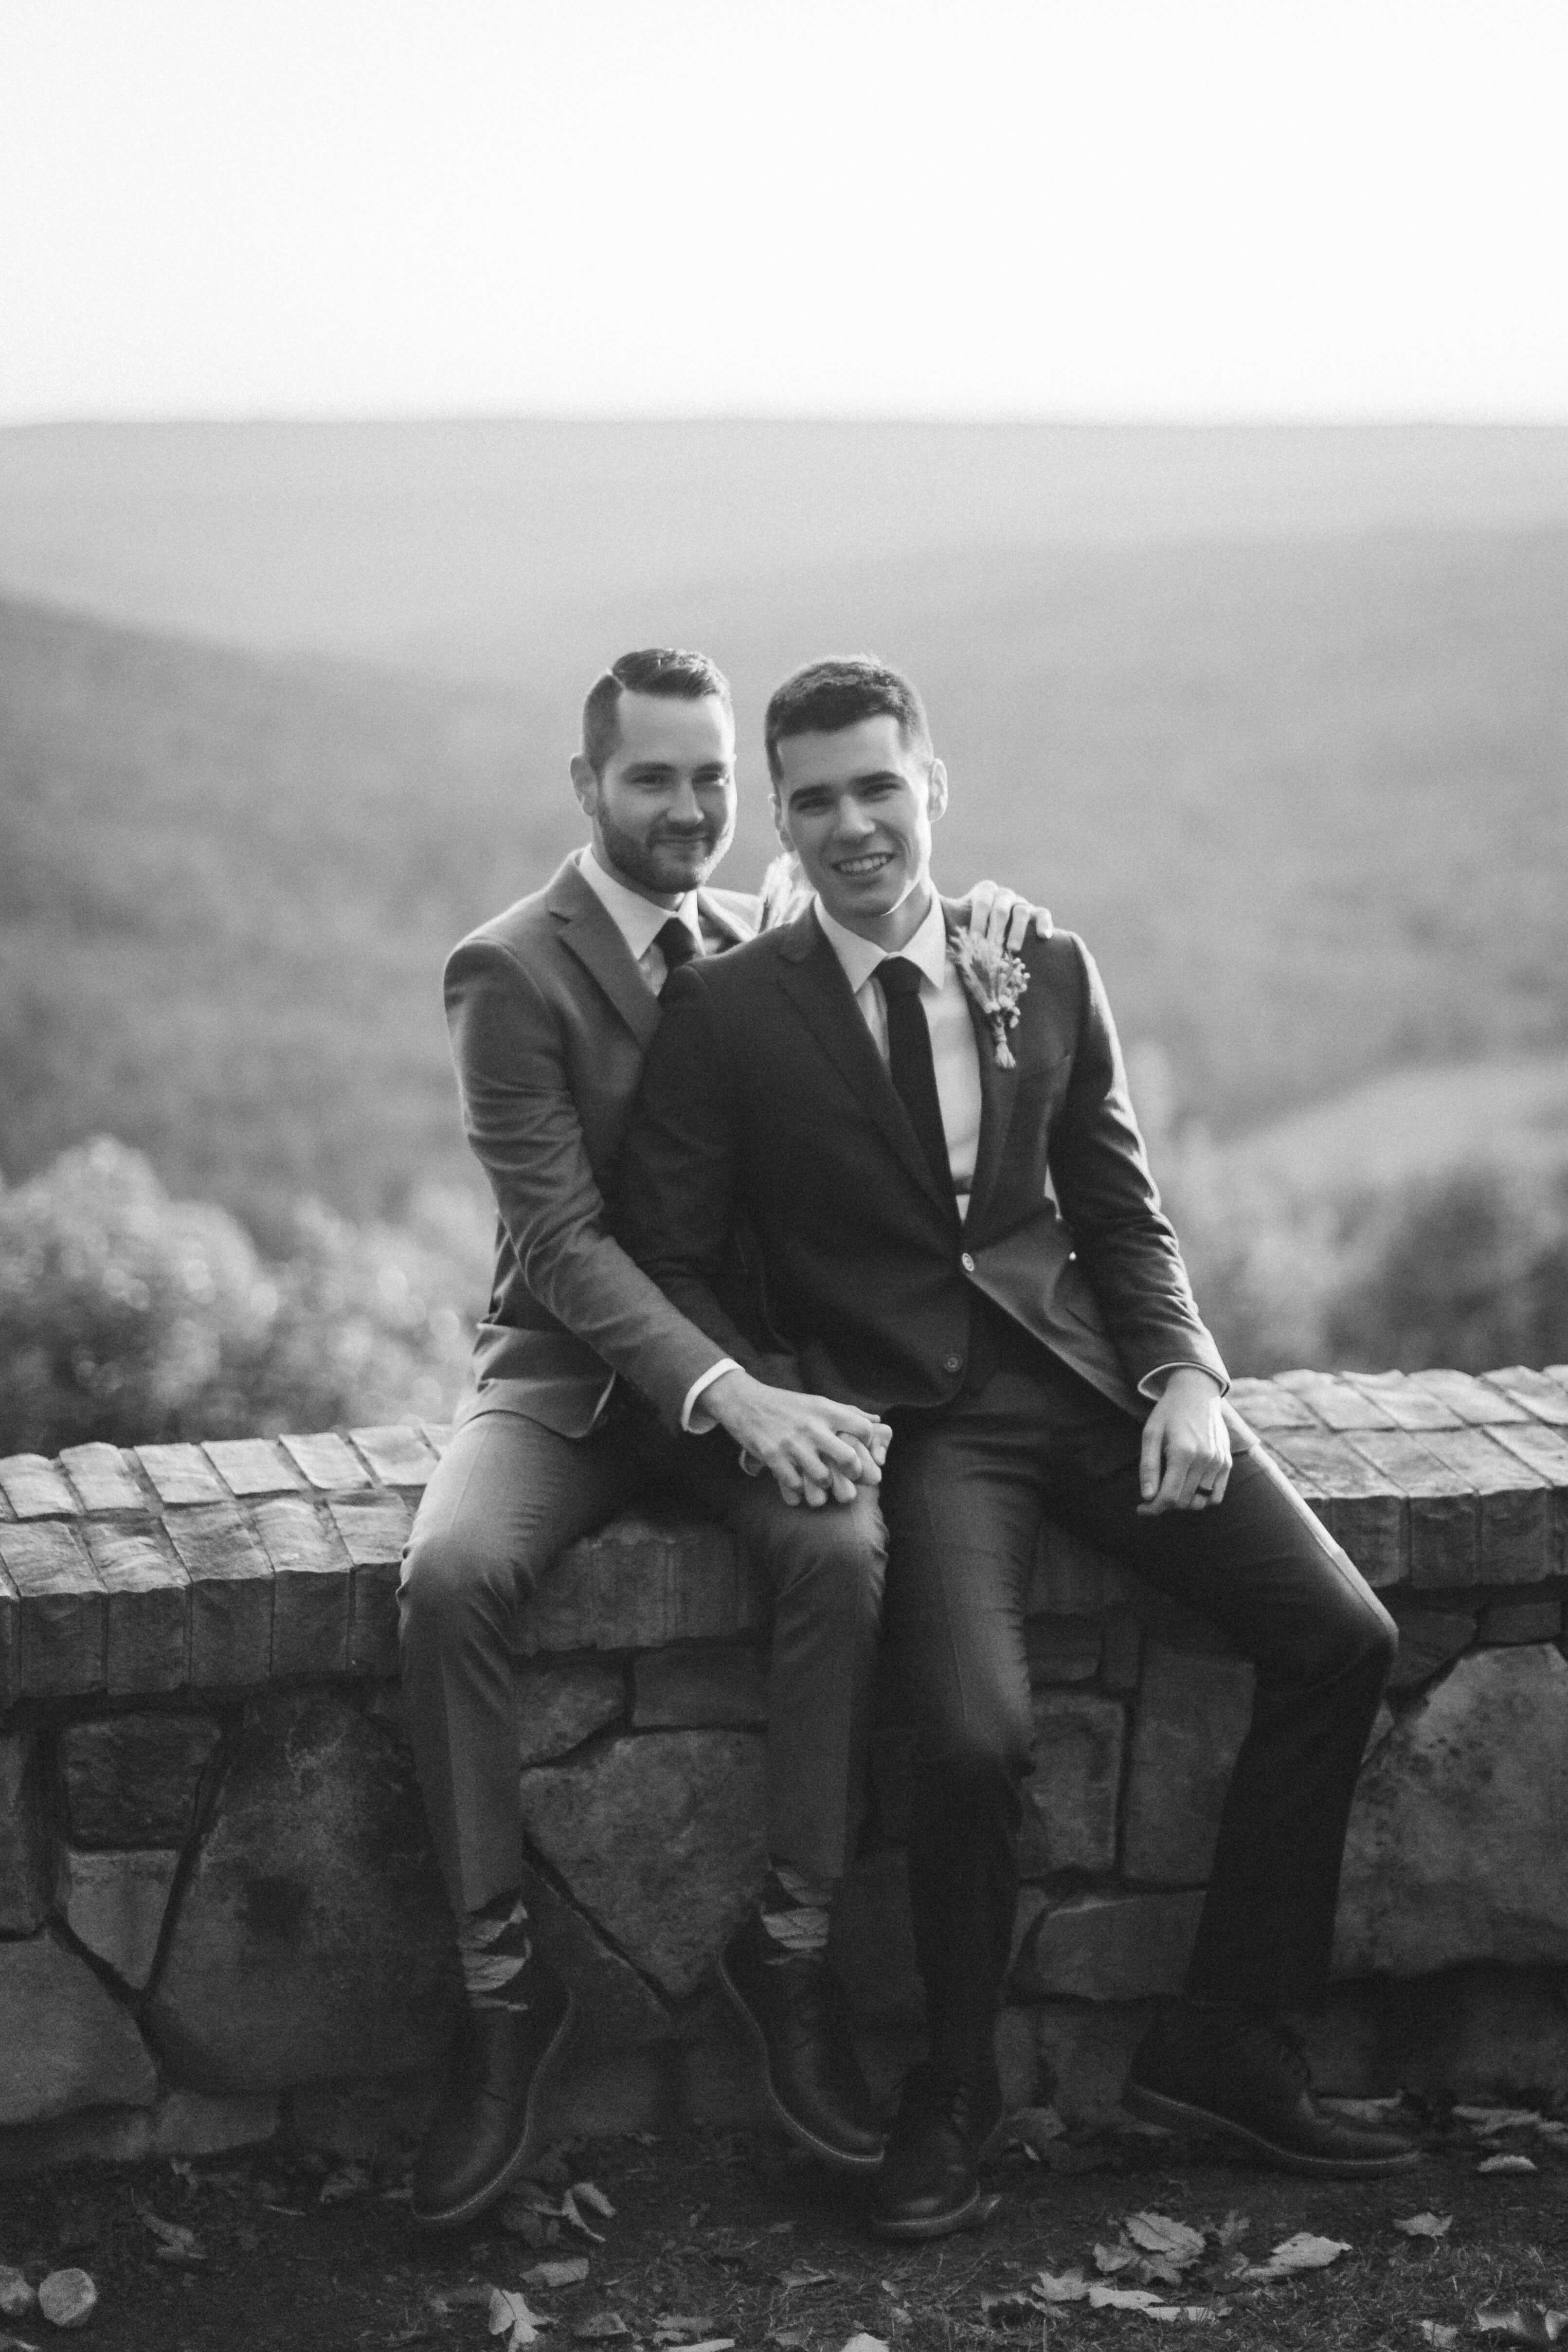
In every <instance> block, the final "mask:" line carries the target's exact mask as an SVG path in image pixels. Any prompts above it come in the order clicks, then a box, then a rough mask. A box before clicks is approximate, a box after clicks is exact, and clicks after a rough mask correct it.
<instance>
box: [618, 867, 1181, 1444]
mask: <svg viewBox="0 0 1568 2352" xmlns="http://www.w3.org/2000/svg"><path fill="white" fill-rule="evenodd" d="M945 911H946V916H947V920H948V927H949V930H952V929H955V928H956V926H957V923H958V920H959V919H960V910H958V909H956V908H950V907H949V908H946V909H945ZM1024 961H1025V962H1026V964H1027V965H1028V968H1029V973H1030V983H1029V988H1028V990H1027V992H1026V993H1025V994H1024V996H1023V999H1022V1003H1021V1006H1020V1017H1019V1024H1018V1026H1017V1027H1016V1028H1015V1029H1014V1030H1013V1031H1012V1032H1011V1033H1010V1037H1009V1043H1010V1045H1011V1048H1012V1051H1013V1054H1014V1055H1015V1056H1016V1061H1017V1066H1016V1068H1013V1069H1010V1070H1005V1069H998V1067H997V1066H996V1062H995V1059H994V1055H993V1052H992V1045H991V1038H990V1034H989V1031H988V1029H987V1027H986V1025H985V1024H984V1023H983V1021H982V1020H981V1018H980V1016H979V1014H978V1013H974V1020H975V1027H976V1034H977V1039H978V1043H979V1055H980V1072H981V1084H982V1092H983V1103H982V1113H981V1121H980V1137H979V1150H978V1160H977V1167H976V1171H975V1183H974V1191H973V1192H972V1194H971V1198H970V1205H969V1212H968V1216H967V1222H966V1224H965V1227H964V1230H963V1232H962V1234H959V1232H958V1230H957V1227H956V1223H955V1221H954V1217H953V1211H952V1202H951V1198H950V1196H949V1197H948V1198H947V1199H946V1200H945V1199H944V1198H943V1196H942V1194H941V1193H940V1192H939V1191H938V1189H937V1185H936V1180H935V1178H934V1177H933V1175H932V1173H931V1171H930V1170H929V1168H928V1166H927V1164H926V1161H925V1156H924V1154H923V1153H922V1151H921V1150H920V1147H919V1144H918V1142H917V1140H916V1139H915V1131H914V1129H913V1127H912V1126H911V1124H910V1121H909V1119H908V1117H907V1115H906V1114H905V1112H904V1106H903V1104H902V1103H901V1102H900V1100H899V1098H898V1096H897V1095H896V1093H895V1092H894V1087H893V1084H892V1081H891V1079H890V1077H889V1076H888V1074H887V1070H886V1067H885V1066H884V1064H883V1060H882V1057H881V1055H879V1054H878V1052H877V1049H876V1046H875V1044H874V1043H873V1039H872V1036H871V1034H870V1032H869V1031H868V1029H867V1028H866V1025H865V1023H864V1021H863V1019H862V1015H861V1013H860V1011H859V1008H858V1007H857V1005H856V1004H855V1002H854V998H853V996H852V993H851V991H850V986H849V982H848V981H847V980H846V978H845V977H844V971H843V967H842V966H841V963H840V962H839V960H838V958H837V956H836V955H835V954H834V952H833V950H832V948H831V944H830V943H829V941H828V940H827V938H826V936H825V935H824V933H823V931H822V929H821V925H820V924H819V923H818V922H817V919H816V917H815V915H814V914H811V913H808V914H806V915H805V916H803V917H801V918H800V919H799V920H797V921H795V922H793V923H789V924H787V925H785V926H783V927H781V928H780V929H778V930H776V931H767V932H764V933H763V934H762V936H761V937H760V938H759V939H757V940H753V941H752V943H751V944H750V945H749V946H748V947H744V948H739V949H737V950H736V951H735V952H734V953H733V954H730V955H726V956H722V957H719V958H717V959H716V960H715V961H711V962H705V963H696V964H690V965H688V966H687V967H686V968H685V970H684V971H681V972H679V973H677V974H676V976H675V978H674V980H673V981H672V982H670V984H669V986H668V987H667V988H666V989H665V991H664V998H663V1000H662V1004H663V1018H662V1020H661V1023H660V1026H659V1033H658V1035H657V1036H656V1037H655V1038H654V1040H653V1045H652V1047H651V1049H650V1052H649V1055H648V1059H647V1064H646V1066H645V1068H644V1071H643V1083H642V1087H641V1090H640V1092H639V1095H638V1099H637V1108H636V1113H635V1116H634V1118H633V1119H632V1126H631V1128H630V1129H629V1130H628V1132H627V1136H626V1139H625V1143H624V1145H623V1147H622V1155H621V1168H620V1176H619V1180H618V1183H617V1190H616V1206H615V1219H616V1227H617V1230H618V1231H619V1232H620V1233H621V1234H622V1237H623V1239H624V1240H625V1242H626V1244H627V1247H628V1248H629V1249H630V1250H631V1252H632V1255H633V1256H634V1257H636V1258H637V1260H638V1261H639V1263H640V1264H641V1265H643V1266H644V1267H645V1268H646V1269H647V1271H648V1272H649V1273H650V1274H651V1275H652V1276H653V1278H654V1280H655V1281H656V1282H657V1283H658V1284H659V1286H660V1287H661V1289H663V1290H664V1292H665V1293H666V1294H667V1296H668V1297H670V1299H671V1300H672V1301H673V1302H674V1304H675V1305H676V1306H677V1307H680V1308H681V1309H682V1310H683V1312H684V1313H685V1314H686V1315H688V1316H689V1317H690V1318H691V1319H692V1321H693V1322H694V1323H697V1324H700V1325H701V1326H702V1328H704V1330H706V1331H707V1332H709V1333H710V1334H711V1335H712V1336H713V1338H714V1339H716V1341H718V1342H719V1343H720V1344H722V1345H723V1346H724V1348H725V1349H726V1350H727V1352H728V1353H730V1354H733V1355H734V1356H736V1357H737V1359H738V1360H740V1361H741V1362H742V1363H744V1364H747V1367H748V1369H753V1370H759V1369H760V1367H759V1366H758V1364H757V1362H756V1360H755V1359H754V1357H753V1356H752V1355H751V1354H750V1353H749V1352H748V1349H747V1339H746V1335H745V1334H744V1333H743V1332H741V1331H740V1330H738V1329H737V1327H736V1325H735V1324H734V1322H733V1321H732V1320H731V1318H729V1317H727V1315H726V1313H725V1312H724V1308H723V1306H722V1303H721V1300H720V1297H719V1289H718V1283H717V1280H716V1276H717V1271H718V1268H719V1265H720V1263H721V1253H722V1249H723V1244H724V1239H725V1236H726V1234H727V1231H728V1229H729V1227H730V1224H731V1222H732V1220H734V1219H735V1218H736V1217H737V1215H739V1216H742V1217H744V1218H745V1219H746V1221H747V1223H749V1225H750V1226H751V1228H752V1230H753V1231H754V1233H755V1234H756V1237H757V1241H758V1244H759V1247H760V1252H761V1258H762V1264H763V1269H764V1273H765V1276H766V1281H767V1297H768V1312H769V1315H770V1318H771V1320H772V1322H773V1325H774V1327H775V1328H776V1329H777V1331H778V1332H779V1335H780V1336H781V1337H782V1338H783V1339H785V1340H786V1341H787V1342H788V1343H789V1345H790V1346H791V1347H792V1348H793V1349H795V1351H796V1354H797V1356H798V1359H799V1361H800V1370H801V1373H802V1376H803V1377H804V1380H805V1383H806V1385H807V1387H808V1388H810V1389H812V1390H816V1391H821V1392H822V1393H824V1394H827V1395H831V1396H836V1397H838V1398H840V1399H841V1400H842V1401H843V1402H850V1403H857V1404H863V1405H866V1406H872V1407H876V1408H880V1409H881V1410H883V1411H891V1410H895V1409H896V1408H898V1407H900V1406H915V1405H921V1406H933V1405H940V1404H942V1403H944V1402H947V1401H949V1400H951V1399H952V1398H953V1397H954V1396H955V1395H956V1393H957V1391H958V1390H959V1388H960V1386H961V1383H962V1379H963V1370H964V1364H965V1360H966V1353H967V1342H968V1326H969V1304H970V1293H969V1286H970V1284H971V1283H973V1284H974V1285H975V1286H977V1287H978V1288H979V1289H981V1290H983V1291H984V1292H986V1293H987V1295H988V1297H990V1298H992V1299H993V1300H994V1301H995V1302H996V1303H997V1304H998V1306H999V1307H1003V1308H1005V1309H1006V1311H1007V1312H1008V1313H1009V1315H1011V1316H1013V1317H1014V1318H1016V1319H1017V1321H1018V1322H1019V1323H1020V1324H1022V1325H1023V1326H1024V1327H1025V1328H1026V1329H1028V1330H1030V1331H1031V1332H1033V1333H1034V1334H1035V1336H1036V1337H1037V1338H1038V1339H1042V1340H1043V1341H1044V1342H1045V1344H1046V1346H1047V1347H1049V1348H1051V1349H1053V1350H1054V1351H1055V1353H1056V1354H1057V1355H1058V1356H1060V1357H1061V1358H1062V1359H1063V1360H1065V1361H1066V1362H1067V1363H1069V1364H1071V1366H1072V1367H1073V1369H1074V1370H1076V1371H1078V1372H1080V1373H1082V1376H1083V1378H1084V1379H1086V1380H1088V1381H1092V1383H1093V1384H1094V1386H1095V1387H1096V1388H1098V1389H1099V1390H1101V1391H1103V1393H1104V1394H1105V1395H1106V1396H1108V1397H1111V1398H1113V1400H1114V1401H1115V1402H1116V1403H1118V1404H1119V1405H1122V1406H1124V1408H1125V1409H1126V1411H1128V1412H1132V1413H1135V1414H1137V1415H1139V1416H1140V1417H1142V1416H1143V1415H1144V1414H1145V1412H1147V1410H1148V1408H1147V1405H1146V1403H1145V1401H1144V1400H1143V1399H1142V1398H1141V1397H1140V1396H1139V1395H1138V1393H1137V1386H1138V1382H1139V1381H1141V1380H1143V1379H1144V1377H1145V1375H1146V1374H1147V1373H1149V1372H1151V1371H1153V1370H1155V1368H1156V1367H1157V1366H1159V1365H1162V1364H1168V1363H1172V1362H1177V1361H1180V1362H1187V1363H1197V1364H1202V1365H1204V1366H1205V1367H1207V1368H1208V1369H1209V1370H1213V1371H1214V1372H1215V1373H1216V1374H1217V1375H1218V1377H1219V1379H1220V1380H1221V1381H1223V1380H1224V1379H1225V1377H1226V1375H1225V1368H1224V1365H1223V1363H1222V1361H1221V1360H1220V1357H1219V1352H1218V1349H1217V1348H1216V1346H1215V1344H1214V1341H1213V1339H1211V1338H1210V1337H1209V1334H1208V1332H1207V1330H1206V1329H1205V1328H1204V1326H1203V1324H1202V1322H1201V1321H1200V1320H1199V1318H1198V1314H1197V1307H1196V1305H1195V1304H1194V1301H1193V1297H1192V1291H1191V1288H1190V1286H1189V1285H1188V1282H1187V1278H1186V1269H1185V1267H1184V1266H1183V1265H1182V1260H1181V1255H1180V1252H1179V1250H1178V1248H1177V1246H1176V1235H1175V1234H1174V1233H1173V1231H1172V1229H1171V1226H1170V1223H1169V1222H1168V1220H1167V1219H1166V1217H1165V1216H1164V1215H1163V1214H1162V1213H1161V1210H1160V1206H1159V1197H1158V1194H1157V1193H1156V1192H1155V1185H1154V1180H1153V1178H1152V1177H1151V1175H1150V1173H1149V1166H1148V1161H1147V1159H1146V1158H1145V1152H1144V1147H1143V1142H1142V1139H1141V1138H1140V1136H1139V1134H1138V1129H1137V1126H1136V1123H1135V1121H1134V1117H1133V1109H1132V1105H1131V1102H1130V1101H1129V1099H1128V1095H1127V1086H1126V1077H1125V1074H1124V1069H1123V1066H1122V1057H1121V1053H1120V1050H1119V1048H1118V1046H1117V1043H1116V1034H1115V1030H1114V1028H1113V1024H1112V1020H1111V1011H1110V1007H1109V1005H1108V1004H1107V1003H1106V1001H1105V993H1104V989H1103V985H1102V983H1101V980H1100V976H1099V973H1098V972H1097V971H1096V970H1095V968H1094V964H1093V962H1092V959H1091V957H1090V955H1089V953H1088V951H1087V950H1086V949H1085V948H1084V946H1083V944H1082V941H1081V940H1077V939H1075V938H1074V937H1073V936H1072V934H1071V932H1063V931H1058V932H1057V933H1056V934H1055V936H1054V937H1053V938H1051V939H1049V940H1040V939H1036V938H1033V937H1031V938H1030V941H1029V944H1028V946H1027V947H1026V949H1025V950H1024ZM971 1011H972V1012H973V1007H971ZM966 1261H967V1262H966Z"/></svg>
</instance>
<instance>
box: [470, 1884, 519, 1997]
mask: <svg viewBox="0 0 1568 2352" xmlns="http://www.w3.org/2000/svg"><path fill="white" fill-rule="evenodd" d="M532 1950H533V1946H532V1944H531V1943H530V1942H529V1940H528V1911H527V1909H526V1907H525V1906H524V1903H523V1898H522V1896H521V1895H520V1894H518V1893H517V1890H516V1889H515V1888H514V1889H513V1891H512V1892H511V1893H510V1894H507V1895H497V1897H496V1899H495V1901H494V1902H493V1903H486V1905H485V1906H484V1908H483V1910H480V1911H470V1912H468V1913H467V1914H466V1916H465V1918H464V1921H463V1924H462V1926H461V1927H459V1928H458V1930H457V1958H458V1960H459V1962H460V1963H461V1965H462V1969H463V1988H464V1990H465V1992H466V1993H467V1995H468V2000H469V2004H470V2006H471V2007H472V2008H474V2009H520V2008H522V2007H523V2006H524V2005H525V2004H524V2002H523V2001H522V2000H521V1998H520V1996H521V1993H522V1986H521V1985H520V1983H519V1982H518V1979H519V1978H520V1977H521V1975H522V1972H523V1970H524V1969H525V1968H526V1967H527V1965H528V1957H529V1955H530V1953H531V1952H532Z"/></svg>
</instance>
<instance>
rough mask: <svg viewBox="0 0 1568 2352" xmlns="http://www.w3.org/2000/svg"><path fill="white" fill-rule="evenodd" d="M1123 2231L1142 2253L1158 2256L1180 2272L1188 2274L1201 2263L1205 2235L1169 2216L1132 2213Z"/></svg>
mask: <svg viewBox="0 0 1568 2352" xmlns="http://www.w3.org/2000/svg"><path fill="white" fill-rule="evenodd" d="M1122 2227H1123V2229H1124V2231H1125V2233H1126V2235H1127V2236H1128V2237H1129V2238H1130V2239H1131V2240H1132V2242H1133V2243H1134V2246H1136V2247H1137V2248H1138V2250H1139V2252H1141V2253H1145V2254H1157V2255H1158V2256H1159V2258H1160V2260H1161V2261H1162V2262H1164V2263H1172V2264H1174V2265H1175V2267H1176V2269H1177V2270H1187V2269H1189V2268H1190V2267H1191V2265H1192V2264H1193V2263H1196V2262H1198V2261H1200V2260H1201V2259H1202V2256H1203V2235H1202V2232H1201V2231H1197V2230H1189V2229H1188V2228H1187V2225H1186V2222H1185V2221H1172V2220H1171V2218H1170V2215H1169V2214H1168V2213H1129V2214H1128V2216H1127V2218H1126V2220H1125V2221H1124V2222H1123V2224H1122Z"/></svg>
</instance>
